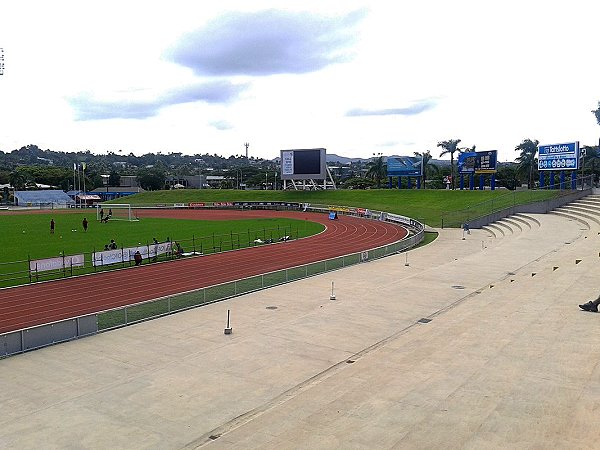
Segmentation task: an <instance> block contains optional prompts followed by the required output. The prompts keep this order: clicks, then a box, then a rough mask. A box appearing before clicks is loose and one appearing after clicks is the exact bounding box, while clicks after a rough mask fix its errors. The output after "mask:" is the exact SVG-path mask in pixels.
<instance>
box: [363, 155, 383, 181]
mask: <svg viewBox="0 0 600 450" xmlns="http://www.w3.org/2000/svg"><path fill="white" fill-rule="evenodd" d="M367 167H368V170H367V173H366V175H365V176H366V178H370V179H371V180H375V183H376V184H377V189H379V188H380V187H381V180H382V179H384V178H385V177H386V176H387V164H385V163H384V162H383V156H380V157H378V158H377V159H375V160H374V161H370V162H369V163H368V164H367Z"/></svg>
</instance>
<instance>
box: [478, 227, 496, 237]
mask: <svg viewBox="0 0 600 450" xmlns="http://www.w3.org/2000/svg"><path fill="white" fill-rule="evenodd" d="M481 229H482V230H484V231H487V232H488V233H489V234H490V237H493V238H497V237H498V236H497V235H496V230H494V228H491V227H489V226H488V225H483V226H482V227H481Z"/></svg>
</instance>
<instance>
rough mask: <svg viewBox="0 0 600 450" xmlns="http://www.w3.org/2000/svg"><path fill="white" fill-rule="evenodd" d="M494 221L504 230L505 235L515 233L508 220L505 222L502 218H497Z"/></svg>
mask: <svg viewBox="0 0 600 450" xmlns="http://www.w3.org/2000/svg"><path fill="white" fill-rule="evenodd" d="M494 223H495V224H496V225H498V226H499V227H500V228H502V229H503V230H504V235H505V236H508V235H510V234H515V230H513V229H512V227H511V226H510V224H509V223H508V222H506V221H505V220H504V219H500V220H497V221H496V222H494Z"/></svg>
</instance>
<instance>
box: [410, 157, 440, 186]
mask: <svg viewBox="0 0 600 450" xmlns="http://www.w3.org/2000/svg"><path fill="white" fill-rule="evenodd" d="M414 155H415V156H420V157H421V158H422V159H423V174H422V175H423V189H425V188H426V184H425V181H427V175H428V174H431V175H433V174H434V173H438V172H439V169H438V166H436V165H435V164H433V163H431V162H430V161H431V158H432V156H431V151H429V150H427V151H425V152H414Z"/></svg>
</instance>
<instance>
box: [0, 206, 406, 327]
mask: <svg viewBox="0 0 600 450" xmlns="http://www.w3.org/2000/svg"><path fill="white" fill-rule="evenodd" d="M138 215H139V216H141V217H172V218H185V219H204V220H233V219H248V218H265V217H289V218H293V219H305V220H310V221H313V222H318V223H321V224H323V225H325V226H326V227H327V229H326V230H325V231H324V232H323V233H320V234H318V235H316V236H313V237H310V238H306V239H299V240H296V241H287V242H281V243H277V244H273V245H264V246H260V247H252V248H246V249H241V250H236V251H232V252H224V253H217V254H214V255H208V256H203V257H195V258H184V259H179V260H175V261H172V262H165V263H160V264H149V265H145V266H140V267H132V268H128V269H123V270H115V271H110V272H102V273H97V274H91V275H85V276H81V277H77V278H66V279H60V280H55V281H49V282H44V283H38V284H31V285H27V286H20V287H15V288H8V289H3V290H0V333H6V332H9V331H15V330H19V329H22V328H28V327H32V326H35V325H41V324H45V323H49V322H54V321H58V320H64V319H69V318H73V317H77V316H83V315H87V314H93V313H97V312H100V311H104V310H107V309H111V308H116V307H119V306H125V305H130V304H133V303H138V302H142V301H145V300H152V299H155V298H159V297H163V296H166V295H172V294H177V293H180V292H186V291H190V290H194V289H198V288H202V287H207V286H212V285H215V284H219V283H225V282H228V281H233V280H238V279H240V278H245V277H250V276H254V275H260V274H263V273H267V272H272V271H276V270H281V269H285V268H289V267H294V266H299V265H302V264H307V263H311V262H316V261H322V260H324V259H328V258H335V257H337V256H342V255H346V254H349V253H356V252H359V251H362V250H367V249H371V248H375V247H379V246H381V245H385V244H390V243H393V242H396V241H398V240H400V239H402V238H404V237H406V235H407V234H408V231H407V230H406V229H405V228H403V227H400V226H397V225H393V224H390V223H387V222H380V221H376V220H367V219H360V218H356V217H350V216H342V215H340V216H339V219H338V220H329V219H328V217H327V215H326V214H319V213H312V212H296V211H262V210H250V211H224V210H144V211H140V212H139V213H138Z"/></svg>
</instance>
